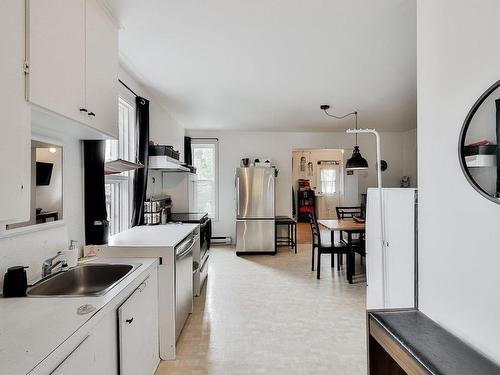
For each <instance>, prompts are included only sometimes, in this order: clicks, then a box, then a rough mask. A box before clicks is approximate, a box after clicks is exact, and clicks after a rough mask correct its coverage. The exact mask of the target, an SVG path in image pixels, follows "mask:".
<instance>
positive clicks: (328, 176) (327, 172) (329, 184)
mask: <svg viewBox="0 0 500 375" xmlns="http://www.w3.org/2000/svg"><path fill="white" fill-rule="evenodd" d="M319 180H320V181H319V186H320V187H321V192H322V193H323V194H330V195H332V194H335V190H336V188H335V185H336V180H337V169H336V168H333V167H322V168H320V170H319Z"/></svg>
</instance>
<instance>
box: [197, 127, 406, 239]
mask: <svg viewBox="0 0 500 375" xmlns="http://www.w3.org/2000/svg"><path fill="white" fill-rule="evenodd" d="M187 134H188V135H190V136H192V137H217V138H219V221H218V222H215V223H214V235H215V236H224V235H231V236H232V237H233V239H234V234H235V209H234V173H235V168H237V167H238V166H239V164H240V159H241V158H243V157H249V158H251V159H254V158H256V157H258V158H262V157H270V158H272V161H273V163H274V165H276V167H277V168H278V169H279V176H278V179H277V194H276V196H277V202H276V210H277V214H278V215H291V201H292V196H291V194H292V192H291V187H292V151H293V150H294V149H301V148H338V149H345V150H346V151H345V152H344V159H347V158H349V157H350V156H351V153H352V148H353V146H354V136H353V135H349V134H346V133H343V132H342V133H334V132H330V133H313V132H309V133H291V132H287V133H281V132H238V131H195V130H187ZM404 136H405V133H382V135H381V138H382V140H381V143H382V158H383V159H385V160H387V162H388V164H389V168H388V170H387V171H386V172H384V173H383V183H384V185H385V186H390V187H394V186H399V181H400V178H401V176H402V175H403V164H404V163H403V156H402V155H403V139H404ZM359 145H360V148H361V151H362V155H363V156H364V157H365V158H366V159H367V160H368V163H369V165H370V170H369V171H362V172H356V173H359V186H360V189H359V192H360V193H361V192H362V191H366V188H367V187H369V186H376V171H375V140H374V138H373V136H372V135H362V136H359Z"/></svg>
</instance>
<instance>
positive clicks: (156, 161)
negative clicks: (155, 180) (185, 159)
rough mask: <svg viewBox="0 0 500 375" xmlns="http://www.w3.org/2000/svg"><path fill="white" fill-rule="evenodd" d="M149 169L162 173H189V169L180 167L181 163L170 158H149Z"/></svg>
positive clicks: (164, 156)
mask: <svg viewBox="0 0 500 375" xmlns="http://www.w3.org/2000/svg"><path fill="white" fill-rule="evenodd" d="M149 169H155V170H160V171H163V172H190V169H189V168H187V167H184V166H183V165H181V162H180V161H179V160H177V159H174V158H171V157H170V156H166V155H163V156H150V157H149Z"/></svg>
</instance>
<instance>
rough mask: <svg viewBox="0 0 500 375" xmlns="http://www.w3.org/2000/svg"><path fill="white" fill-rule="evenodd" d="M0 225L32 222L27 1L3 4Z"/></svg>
mask: <svg viewBox="0 0 500 375" xmlns="http://www.w3.org/2000/svg"><path fill="white" fill-rule="evenodd" d="M0 34H1V35H2V37H1V38H0V50H1V51H4V53H2V57H1V58H0V76H1V77H2V80H1V82H2V90H1V91H0V102H1V103H2V116H1V117H0V129H1V132H2V134H1V136H0V160H1V161H2V162H1V163H0V176H1V179H2V182H1V184H0V207H1V210H0V221H4V220H9V221H10V220H13V221H14V220H15V221H25V220H28V219H29V209H30V176H31V171H30V163H31V142H30V137H31V124H30V111H29V105H28V104H27V103H26V99H25V77H24V72H23V64H24V59H25V5H24V1H0Z"/></svg>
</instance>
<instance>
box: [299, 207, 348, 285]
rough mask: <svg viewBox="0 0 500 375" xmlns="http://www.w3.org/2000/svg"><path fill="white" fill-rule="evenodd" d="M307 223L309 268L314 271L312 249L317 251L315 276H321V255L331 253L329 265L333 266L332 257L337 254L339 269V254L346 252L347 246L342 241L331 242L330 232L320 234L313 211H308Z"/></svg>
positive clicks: (338, 268) (338, 267) (338, 266)
mask: <svg viewBox="0 0 500 375" xmlns="http://www.w3.org/2000/svg"><path fill="white" fill-rule="evenodd" d="M308 219H309V223H310V224H311V233H312V245H311V253H312V254H311V255H312V256H311V259H312V260H311V270H312V271H314V251H315V250H316V252H317V255H318V257H317V262H318V264H317V266H316V278H317V279H319V278H320V276H321V255H322V254H330V255H331V257H332V258H331V267H332V268H333V267H334V266H335V264H334V263H335V262H334V257H335V254H337V270H340V265H341V260H340V259H341V258H340V257H341V256H342V255H343V254H347V246H346V244H344V243H342V242H336V243H333V244H332V241H331V237H330V233H328V235H322V234H321V231H320V229H319V224H318V221H317V220H316V217H315V216H314V214H313V213H311V212H308Z"/></svg>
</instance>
